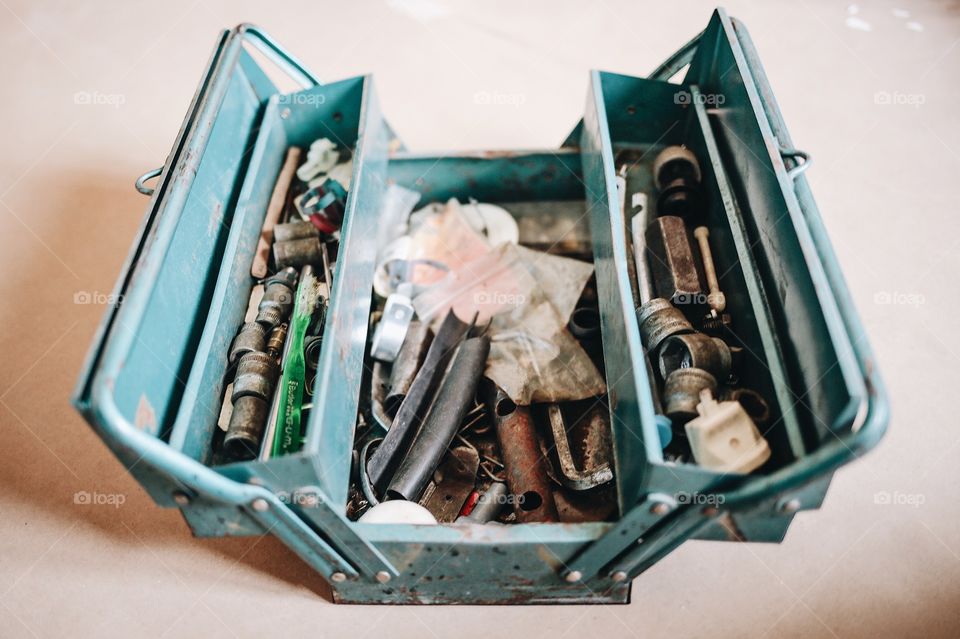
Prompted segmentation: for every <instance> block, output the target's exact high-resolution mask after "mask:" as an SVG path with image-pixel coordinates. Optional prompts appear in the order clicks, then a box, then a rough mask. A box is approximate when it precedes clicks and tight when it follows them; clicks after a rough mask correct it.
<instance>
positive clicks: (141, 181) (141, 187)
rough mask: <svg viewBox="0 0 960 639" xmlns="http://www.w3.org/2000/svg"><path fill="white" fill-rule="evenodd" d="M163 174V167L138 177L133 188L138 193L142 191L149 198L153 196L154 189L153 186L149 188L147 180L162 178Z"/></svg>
mask: <svg viewBox="0 0 960 639" xmlns="http://www.w3.org/2000/svg"><path fill="white" fill-rule="evenodd" d="M161 173H163V167H162V166H160V167H157V168H155V169H150V170H149V171H147V172H146V173H144V174H143V175H141V176H140V177H138V178H137V181H136V182H134V183H133V186H134V187H135V188H136V189H137V190H138V191H140V192H141V193H143V194H144V195H146V196H148V197H149V196H151V195H153V191H154V188H153V187H152V186H147V185H146V182H147V180H152V179H153V178H158V177H160V174H161Z"/></svg>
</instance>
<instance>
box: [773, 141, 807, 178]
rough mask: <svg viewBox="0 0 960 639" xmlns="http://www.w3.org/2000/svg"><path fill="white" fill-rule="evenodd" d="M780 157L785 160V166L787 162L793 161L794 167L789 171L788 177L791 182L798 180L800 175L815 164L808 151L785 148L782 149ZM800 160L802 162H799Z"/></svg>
mask: <svg viewBox="0 0 960 639" xmlns="http://www.w3.org/2000/svg"><path fill="white" fill-rule="evenodd" d="M780 157H782V158H783V160H784V164H786V161H787V160H793V162H792V164H793V167H791V168H789V169H787V177H788V178H790V179H791V180H796V179H797V178H798V177H800V175H801V174H802V173H803V172H804V171H806V170H807V169H809V168H810V165H811V164H813V158H812V157H810V154H809V153H807V152H806V151H801V150H800V149H788V148H786V147H784V146H781V147H780ZM798 159H800V160H802V162H797V160H798Z"/></svg>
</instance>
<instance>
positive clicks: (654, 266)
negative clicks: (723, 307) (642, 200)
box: [645, 215, 707, 308]
mask: <svg viewBox="0 0 960 639" xmlns="http://www.w3.org/2000/svg"><path fill="white" fill-rule="evenodd" d="M645 236H646V240H647V260H648V262H649V264H650V272H651V275H653V283H654V288H655V289H656V291H657V296H658V297H663V298H666V299H668V300H670V301H671V302H673V303H674V304H676V305H677V306H679V307H681V308H685V307H690V306H694V307H699V306H703V305H704V304H706V300H707V298H706V294H705V293H704V289H703V284H702V283H701V282H702V278H701V276H700V268H701V267H700V262H699V260H698V259H696V256H695V253H694V249H693V244H692V243H691V241H690V233H689V231H688V230H687V227H686V225H685V224H684V222H683V220H682V219H680V218H679V217H675V216H672V215H665V216H663V217H658V218H657V219H655V220H654V221H653V222H651V223H650V226H648V227H647V230H646V231H645Z"/></svg>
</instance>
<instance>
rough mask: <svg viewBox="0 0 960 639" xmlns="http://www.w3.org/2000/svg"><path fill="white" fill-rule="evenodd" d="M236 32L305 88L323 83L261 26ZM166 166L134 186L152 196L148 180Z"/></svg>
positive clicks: (244, 25) (243, 26) (246, 26)
mask: <svg viewBox="0 0 960 639" xmlns="http://www.w3.org/2000/svg"><path fill="white" fill-rule="evenodd" d="M236 33H237V34H238V35H239V36H240V37H241V38H243V39H244V40H246V41H248V42H250V44H251V45H253V46H254V47H256V49H257V51H259V52H260V53H262V54H263V55H264V56H266V58H267V59H268V60H269V61H270V62H271V63H273V64H274V65H276V67H277V68H278V69H280V70H281V71H283V72H284V73H286V74H287V75H288V76H289V77H290V78H291V79H293V80H294V81H295V82H297V83H298V84H299V85H300V86H301V87H303V88H304V89H309V88H311V87H315V86H317V85H319V84H321V82H320V79H319V78H317V76H315V75H314V74H313V73H311V72H310V70H309V69H307V67H306V66H304V64H303V63H302V62H300V60H298V59H297V58H296V57H295V56H294V55H293V54H291V53H290V52H289V51H287V50H286V49H284V48H283V47H282V46H280V44H279V43H278V42H277V41H276V40H274V39H273V38H272V37H270V36H269V35H268V34H267V33H265V32H264V31H262V30H261V29H260V27H258V26H256V25H255V24H250V23H248V22H245V23H242V24H240V25H238V26H237V27H236ZM163 168H164V167H162V166H161V167H159V168H156V169H150V170H149V171H147V172H146V173H144V174H143V175H141V176H140V177H138V178H137V180H136V182H134V187H135V188H136V189H137V191H139V192H140V193H143V194H144V195H146V196H148V197H149V196H152V195H153V192H154V189H153V188H152V187H149V186H147V185H146V182H147V181H149V180H152V179H154V178H157V177H160V175H161V174H162V173H163Z"/></svg>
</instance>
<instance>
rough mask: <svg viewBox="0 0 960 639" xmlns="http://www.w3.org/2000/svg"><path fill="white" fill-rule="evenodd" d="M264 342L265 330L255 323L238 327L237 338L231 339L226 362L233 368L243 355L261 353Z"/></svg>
mask: <svg viewBox="0 0 960 639" xmlns="http://www.w3.org/2000/svg"><path fill="white" fill-rule="evenodd" d="M265 340H266V330H265V329H264V328H263V325H262V324H258V323H257V322H247V323H246V324H244V325H243V326H241V327H240V330H239V331H237V336H236V337H234V338H233V344H231V345H230V354H229V355H228V356H227V361H228V362H229V363H230V365H231V366H233V365H234V364H236V363H237V360H239V359H240V358H241V357H242V356H243V355H245V354H247V353H252V352H254V351H263V350H264V344H265Z"/></svg>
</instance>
